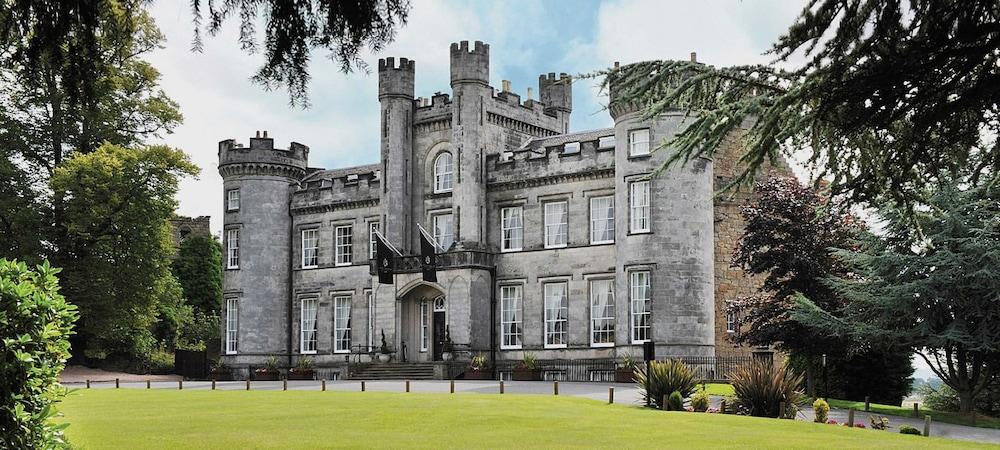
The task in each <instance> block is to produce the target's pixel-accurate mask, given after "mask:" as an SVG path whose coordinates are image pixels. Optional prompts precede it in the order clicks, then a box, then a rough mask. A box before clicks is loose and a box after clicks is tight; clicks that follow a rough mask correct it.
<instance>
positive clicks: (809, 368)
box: [806, 358, 816, 397]
mask: <svg viewBox="0 0 1000 450" xmlns="http://www.w3.org/2000/svg"><path fill="white" fill-rule="evenodd" d="M806 395H808V396H810V397H816V370H814V369H813V365H812V359H811V358H810V359H807V360H806Z"/></svg>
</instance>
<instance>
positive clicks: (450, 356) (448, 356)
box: [441, 352, 455, 361]
mask: <svg viewBox="0 0 1000 450" xmlns="http://www.w3.org/2000/svg"><path fill="white" fill-rule="evenodd" d="M453 359H455V355H454V354H453V353H452V352H441V360H442V361H451V360H453Z"/></svg>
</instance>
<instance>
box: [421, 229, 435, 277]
mask: <svg viewBox="0 0 1000 450" xmlns="http://www.w3.org/2000/svg"><path fill="white" fill-rule="evenodd" d="M420 264H421V266H423V272H424V281H427V282H430V283H437V246H436V245H434V242H432V241H431V239H430V237H429V236H427V233H425V232H424V230H420Z"/></svg>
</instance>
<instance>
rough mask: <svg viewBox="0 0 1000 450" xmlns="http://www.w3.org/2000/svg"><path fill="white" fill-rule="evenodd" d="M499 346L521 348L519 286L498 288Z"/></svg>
mask: <svg viewBox="0 0 1000 450" xmlns="http://www.w3.org/2000/svg"><path fill="white" fill-rule="evenodd" d="M500 335H501V340H500V345H501V346H502V347H505V348H520V347H521V286H502V287H501V288H500Z"/></svg>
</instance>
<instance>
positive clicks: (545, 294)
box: [542, 281, 569, 348]
mask: <svg viewBox="0 0 1000 450" xmlns="http://www.w3.org/2000/svg"><path fill="white" fill-rule="evenodd" d="M560 290H561V291H562V295H561V296H560V295H556V294H557V293H558V292H559V291H560ZM542 299H543V300H542V302H543V303H542V309H543V310H544V318H543V320H544V325H545V329H544V334H545V336H544V339H545V341H544V342H545V348H566V347H567V346H568V343H569V283H568V282H566V281H553V282H547V283H544V284H543V285H542ZM555 300H558V301H559V305H557V306H554V307H550V302H553V301H555ZM553 314H554V315H555V317H553ZM560 325H561V329H559V328H560ZM556 336H559V337H560V339H558V341H557V339H554V338H555V337H556Z"/></svg>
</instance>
